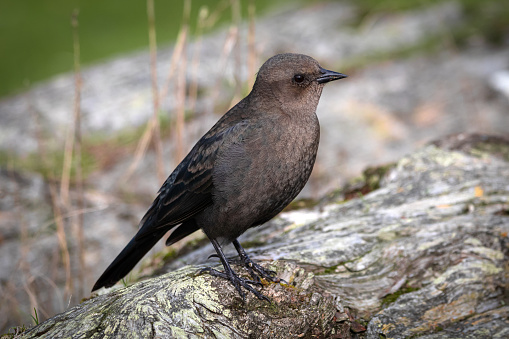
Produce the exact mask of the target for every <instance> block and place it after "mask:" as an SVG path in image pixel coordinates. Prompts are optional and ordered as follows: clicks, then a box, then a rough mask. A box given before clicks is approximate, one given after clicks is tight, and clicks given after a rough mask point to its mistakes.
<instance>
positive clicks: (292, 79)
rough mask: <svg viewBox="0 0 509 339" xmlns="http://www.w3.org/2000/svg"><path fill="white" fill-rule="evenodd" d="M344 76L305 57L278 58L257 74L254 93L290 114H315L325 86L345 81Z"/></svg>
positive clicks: (284, 56)
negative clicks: (278, 105) (309, 112)
mask: <svg viewBox="0 0 509 339" xmlns="http://www.w3.org/2000/svg"><path fill="white" fill-rule="evenodd" d="M346 77H347V76H346V75H345V74H341V73H337V72H333V71H329V70H326V69H324V68H322V67H321V66H320V65H319V64H318V62H317V61H316V60H315V59H313V58H311V57H309V56H307V55H303V54H293V53H285V54H278V55H275V56H273V57H272V58H270V59H269V60H267V61H266V62H265V63H264V64H263V65H262V67H261V68H260V70H259V72H258V76H257V77H256V82H255V84H254V86H253V92H259V93H263V94H264V97H265V98H268V100H272V101H274V104H280V105H281V106H282V109H283V110H285V111H287V112H291V111H294V110H299V111H304V110H305V111H312V112H313V113H314V111H315V110H316V106H317V105H318V100H319V99H320V95H321V93H322V89H323V86H324V84H325V83H327V82H330V81H334V80H339V79H343V78H346Z"/></svg>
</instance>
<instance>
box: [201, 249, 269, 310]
mask: <svg viewBox="0 0 509 339" xmlns="http://www.w3.org/2000/svg"><path fill="white" fill-rule="evenodd" d="M210 242H211V243H212V245H213V246H214V249H215V250H216V252H217V254H218V256H219V259H220V260H221V263H222V264H223V267H224V273H223V272H219V271H217V270H215V269H213V268H211V267H206V268H204V269H202V270H200V271H199V274H202V273H209V274H210V275H212V276H214V277H221V278H223V279H227V280H229V281H230V282H231V283H232V284H233V286H234V287H235V288H236V289H237V291H238V292H239V294H240V296H241V297H242V300H244V301H245V300H246V295H245V294H244V292H242V289H241V286H242V287H244V288H245V289H246V290H248V291H250V292H252V293H253V294H254V295H255V296H257V297H258V299H261V300H267V301H269V302H270V299H269V298H267V297H266V296H264V295H263V294H261V293H260V292H258V291H257V290H255V289H254V288H253V287H252V286H251V285H250V284H259V283H258V282H256V281H251V280H246V279H244V278H241V277H239V276H238V275H237V274H236V273H235V272H234V271H233V269H232V268H231V267H230V264H229V263H228V260H227V259H226V257H225V256H224V253H223V250H222V249H221V246H219V243H218V242H217V240H216V239H210Z"/></svg>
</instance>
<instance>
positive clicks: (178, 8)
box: [0, 0, 273, 97]
mask: <svg viewBox="0 0 509 339" xmlns="http://www.w3.org/2000/svg"><path fill="white" fill-rule="evenodd" d="M225 1H226V0H192V5H191V21H190V27H191V33H193V32H194V30H195V27H196V18H197V16H198V12H199V10H200V8H201V7H202V6H204V5H206V6H207V7H208V8H209V12H211V11H214V10H215V9H216V8H217V6H218V5H219V4H221V3H225ZM154 2H155V11H156V30H157V40H158V44H164V43H170V42H172V41H174V40H175V39H176V37H177V33H178V31H179V28H180V26H181V23H182V12H183V1H181V0H180V1H178V0H175V1H173V0H172V1H167V0H166V1H162V0H154ZM226 3H228V1H226ZM247 3H248V1H247V0H242V1H241V10H242V14H243V16H244V17H246V16H247ZM272 3H273V2H272V1H269V0H256V11H257V14H259V13H263V12H264V11H265V10H267V8H268V7H269V6H270V5H271V4H272ZM75 9H79V16H78V19H79V35H80V45H81V61H82V64H83V65H89V64H92V63H94V62H97V61H100V60H101V59H105V58H108V57H112V56H114V55H116V54H120V53H125V52H129V51H133V50H137V49H143V48H146V47H147V46H148V29H147V10H146V1H144V0H138V1H133V0H124V1H122V0H108V1H98V0H88V1H79V0H51V1H41V0H2V1H0V32H1V34H0V46H1V48H0V60H1V62H0V75H1V78H2V81H0V97H2V96H5V95H7V94H12V93H15V92H19V91H20V90H23V89H25V88H27V87H28V86H29V85H30V84H33V83H35V82H38V81H40V80H43V79H46V78H48V77H51V76H52V75H55V74H58V73H62V72H66V71H70V70H72V67H73V54H72V53H73V52H72V51H73V40H72V39H73V38H72V28H71V23H70V22H71V14H72V12H73V11H74V10H75ZM230 20H231V8H229V7H227V8H226V9H225V10H224V11H222V15H221V17H220V20H219V25H216V27H218V26H220V24H221V23H223V24H224V23H228V22H230ZM205 33H206V32H205Z"/></svg>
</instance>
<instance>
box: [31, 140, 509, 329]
mask: <svg viewBox="0 0 509 339" xmlns="http://www.w3.org/2000/svg"><path fill="white" fill-rule="evenodd" d="M366 179H367V180H365V182H366V183H368V182H369V183H370V185H373V182H372V181H370V180H369V178H366ZM374 185H375V186H380V187H379V188H378V189H376V190H374V191H372V192H371V193H368V194H366V195H363V196H361V197H358V198H355V199H352V200H348V201H344V200H342V198H338V197H343V196H344V194H345V193H349V195H350V194H351V192H343V193H342V194H336V195H335V198H329V199H326V200H324V202H323V203H322V205H321V207H320V208H315V209H314V210H299V211H292V212H287V213H284V214H282V215H281V217H280V218H278V219H277V220H275V221H273V222H271V223H268V224H266V225H264V226H262V227H259V228H257V229H252V230H249V231H248V232H247V233H246V234H245V236H244V237H243V238H242V242H243V243H244V244H245V245H246V246H249V245H250V244H251V245H253V244H256V246H252V247H251V248H249V249H248V253H251V254H252V257H253V258H254V259H257V260H259V261H263V260H267V261H268V263H270V264H268V263H267V264H268V265H269V267H271V268H273V269H275V270H276V271H277V272H278V275H279V276H280V277H281V278H283V279H285V280H286V281H288V282H289V284H290V285H289V286H287V285H279V284H270V285H266V286H264V288H263V289H262V293H264V294H265V295H267V296H269V297H270V298H271V299H272V300H273V302H272V303H271V304H269V303H266V302H263V301H260V300H257V299H256V298H254V297H253V296H252V295H250V296H249V297H248V298H247V302H246V303H245V304H244V303H243V302H242V300H241V299H240V298H239V296H238V294H237V292H236V291H235V289H234V288H233V287H232V286H231V285H229V284H228V283H226V282H224V281H223V280H221V279H219V278H214V277H210V276H207V275H203V276H198V277H195V276H194V275H193V273H194V272H196V270H198V269H199V267H198V266H196V264H197V263H198V262H200V260H201V261H203V254H204V253H208V254H210V253H212V252H211V251H210V250H208V249H207V247H205V249H203V248H202V249H198V250H196V251H193V252H191V253H188V254H186V255H185V256H183V257H180V258H179V259H178V261H174V262H173V263H170V264H168V266H167V268H169V269H171V270H174V269H176V268H178V266H181V265H184V264H191V265H194V266H185V267H183V268H180V269H177V270H176V271H173V272H171V273H169V274H166V275H162V276H159V277H157V278H153V279H149V280H146V281H143V282H140V283H137V284H134V285H132V286H130V287H127V288H121V289H118V290H116V291H113V292H111V293H109V294H104V295H101V296H98V297H95V298H93V299H91V300H88V301H85V302H83V303H82V304H81V305H78V306H76V307H74V308H72V309H70V310H69V311H67V312H65V313H62V314H60V315H57V316H55V317H54V318H51V319H49V320H48V321H46V322H44V323H42V324H40V325H39V326H37V327H35V328H33V329H32V330H30V331H28V332H27V333H26V334H25V337H26V338H30V337H38V336H42V337H47V338H66V337H69V338H71V337H72V338H85V337H86V338H89V337H91V338H94V337H96V338H99V337H101V338H102V337H111V338H113V337H118V338H121V337H122V338H124V337H125V338H129V337H133V338H134V337H144V338H151V337H153V338H155V337H160V338H166V337H168V338H169V337H189V338H194V337H221V338H294V337H306V338H307V337H309V338H311V337H315V336H317V337H335V338H363V337H366V338H408V337H423V338H458V337H460V338H492V337H493V338H497V337H499V338H505V337H508V336H509V320H508V319H509V306H507V305H508V302H509V298H508V297H507V296H508V293H507V288H508V275H509V265H508V264H507V262H508V256H509V246H508V244H509V240H508V234H509V142H508V141H507V140H505V139H502V138H486V137H481V136H464V135H459V136H455V137H452V138H449V139H446V140H443V141H441V142H438V143H436V144H435V145H430V146H427V147H425V148H423V149H421V150H420V151H418V152H416V153H414V154H412V155H409V156H407V157H404V158H403V159H401V160H400V161H399V162H398V163H397V164H396V165H395V166H394V167H392V169H390V170H389V171H388V172H387V174H386V175H385V176H384V177H383V178H382V180H381V181H380V183H375V184H374ZM361 186H362V185H361ZM361 191H366V190H365V189H364V190H361ZM259 244H263V245H259ZM274 260H276V261H274ZM236 269H237V271H239V272H243V271H242V269H241V268H239V267H237V268H236ZM294 285H295V286H294Z"/></svg>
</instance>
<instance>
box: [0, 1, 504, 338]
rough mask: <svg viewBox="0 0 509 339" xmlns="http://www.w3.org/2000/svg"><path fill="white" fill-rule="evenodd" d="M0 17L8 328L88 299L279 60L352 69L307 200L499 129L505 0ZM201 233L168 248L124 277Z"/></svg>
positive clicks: (335, 97) (335, 87)
mask: <svg viewBox="0 0 509 339" xmlns="http://www.w3.org/2000/svg"><path fill="white" fill-rule="evenodd" d="M0 29H1V34H0V46H1V47H0V56H1V59H0V61H1V62H0V76H1V79H2V81H0V300H2V302H1V303H0V314H2V317H0V333H5V332H7V331H10V332H11V333H13V332H14V331H15V329H13V327H14V326H22V325H24V326H27V327H28V326H32V325H33V324H34V323H37V322H39V321H42V320H44V319H46V318H48V317H51V316H53V315H55V314H56V313H59V312H62V311H64V310H66V309H67V308H69V307H71V306H73V305H76V304H78V303H79V302H80V301H81V300H82V299H83V298H87V297H89V296H90V292H89V291H90V289H91V287H92V285H93V283H94V282H95V280H96V279H97V277H98V276H99V275H100V274H101V273H102V271H103V270H104V269H105V268H106V266H107V265H108V264H109V263H110V262H111V261H112V260H113V259H114V257H115V256H116V255H117V254H118V253H119V251H120V250H121V249H122V248H123V247H124V245H125V244H126V243H127V242H128V240H129V239H130V238H131V237H132V236H133V235H134V233H135V232H136V230H137V225H138V222H139V220H140V219H141V217H142V216H143V214H144V212H145V211H146V210H147V208H148V206H149V205H150V203H151V202H152V200H153V199H154V197H155V194H156V192H157V190H158V189H159V187H160V185H161V184H162V182H163V181H164V180H165V178H166V177H167V176H168V175H169V174H170V173H171V171H172V170H173V168H174V167H175V166H176V165H177V164H178V163H179V162H180V160H181V159H182V158H183V156H184V155H185V154H186V153H187V152H188V151H189V149H190V148H191V147H192V146H193V145H194V143H195V142H196V141H197V140H198V139H199V137H201V135H202V134H203V133H205V132H206V131H207V130H208V129H209V128H210V127H211V126H212V125H213V124H214V122H215V121H217V119H218V118H219V117H220V116H221V115H222V114H224V113H225V112H226V111H227V109H228V108H230V107H231V106H233V105H234V104H235V103H236V102H238V101H239V100H240V99H241V98H242V97H244V96H245V95H246V94H247V93H248V92H249V90H250V88H251V85H252V83H253V81H254V78H255V75H256V71H257V70H258V68H259V67H260V66H261V64H262V63H263V62H264V61H265V60H266V59H268V58H269V57H271V56H272V55H274V54H277V53H281V52H297V53H303V54H307V55H310V56H312V57H314V58H315V59H317V60H318V61H319V62H320V64H321V65H322V66H323V67H325V68H328V69H332V70H336V71H340V72H342V73H346V74H348V75H349V78H348V79H345V80H342V81H341V82H337V83H333V84H331V85H328V86H327V87H326V88H325V90H324V92H323V94H322V99H321V101H320V104H319V106H318V110H317V114H318V116H319V118H320V122H321V126H322V135H321V144H320V150H319V155H318V159H317V163H316V165H315V169H314V171H313V174H312V177H311V179H310V182H309V183H308V185H307V186H306V188H305V189H304V190H303V192H302V193H301V195H300V196H299V199H303V200H312V201H315V200H318V199H320V198H322V197H324V196H325V195H327V194H330V193H331V192H334V191H335V190H337V189H338V188H339V187H340V186H341V185H344V184H345V183H346V182H348V181H350V180H352V179H353V178H355V177H358V176H361V175H362V172H363V170H364V169H366V168H367V167H370V166H379V165H384V164H387V163H390V162H393V161H396V160H397V159H398V158H400V157H401V156H403V155H404V154H407V153H410V152H412V151H414V150H415V149H417V148H418V147H421V146H423V145H425V144H426V143H427V142H429V141H432V140H435V139H438V138H441V137H443V136H446V135H449V134H453V133H465V132H475V133H485V134H498V135H507V134H508V131H509V6H507V3H506V1H504V0H485V1H477V0H457V1H450V0H385V1H380V0H356V1H353V0H352V1H347V0H342V1H289V0H288V1H277V2H275V1H265V0H263V1H261V0H258V1H254V0H251V1H250V0H244V1H240V0H209V1H206V0H201V1H198V0H184V1H161V0H147V1H120V0H111V1H107V2H104V1H77V0H73V1H69V0H65V1H64V0H54V1H37V0H24V1H19V0H4V1H2V2H0ZM203 240H204V238H203V235H200V234H197V235H195V236H194V238H191V239H187V240H183V241H181V242H180V243H178V244H176V245H175V246H173V247H172V248H169V249H165V250H164V252H160V250H161V249H162V247H163V246H162V244H163V242H161V244H159V246H158V247H157V248H156V249H155V250H154V251H152V254H151V256H150V258H148V259H146V260H145V262H144V263H142V264H141V265H140V266H139V269H135V271H134V272H133V273H132V275H131V276H129V277H128V279H127V281H125V282H124V283H127V282H128V281H132V280H135V279H136V277H137V276H140V275H143V274H145V273H147V272H150V271H151V270H153V269H154V268H157V267H158V266H160V265H161V264H162V262H163V261H164V260H166V259H168V258H174V257H175V256H177V255H178V254H180V253H182V252H184V251H185V249H186V248H189V247H193V246H197V245H199V244H200V243H202V242H203Z"/></svg>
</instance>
